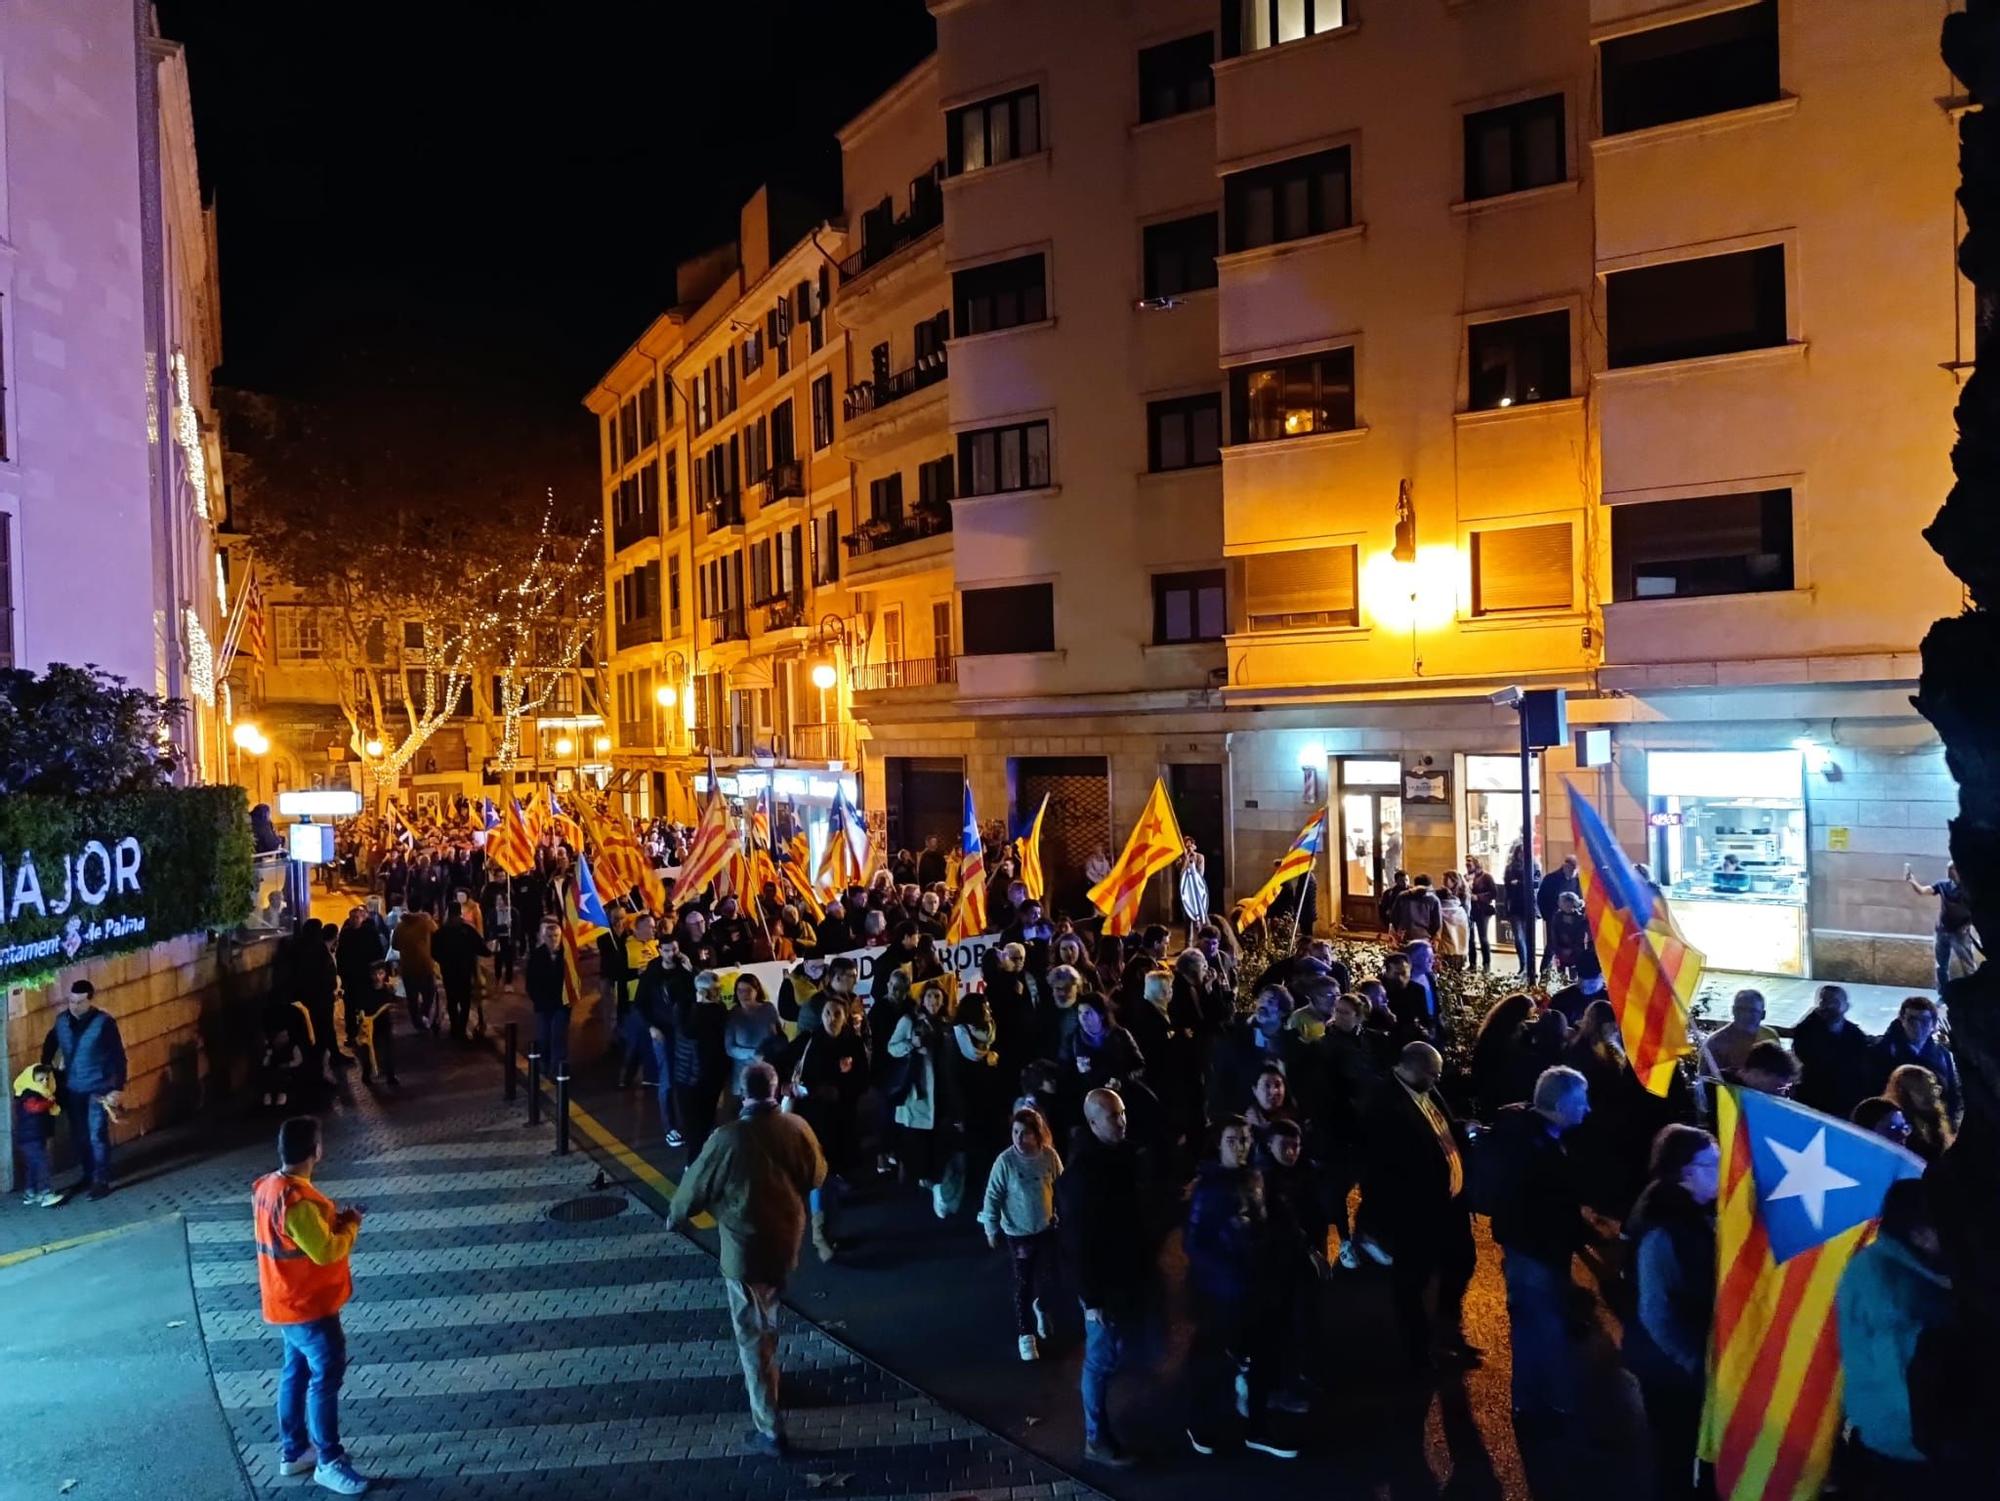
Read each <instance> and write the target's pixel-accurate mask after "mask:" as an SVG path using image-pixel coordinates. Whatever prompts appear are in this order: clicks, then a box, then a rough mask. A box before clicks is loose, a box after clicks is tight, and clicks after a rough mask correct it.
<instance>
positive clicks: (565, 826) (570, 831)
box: [543, 782, 583, 854]
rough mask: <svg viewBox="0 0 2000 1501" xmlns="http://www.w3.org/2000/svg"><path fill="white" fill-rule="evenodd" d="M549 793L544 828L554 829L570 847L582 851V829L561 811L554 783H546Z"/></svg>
mask: <svg viewBox="0 0 2000 1501" xmlns="http://www.w3.org/2000/svg"><path fill="white" fill-rule="evenodd" d="M547 786H548V794H549V806H548V819H547V822H545V823H544V824H543V828H544V829H551V828H552V829H554V830H555V831H556V832H557V833H558V834H560V835H561V836H562V838H563V842H564V843H566V844H567V845H568V846H569V847H570V848H571V849H573V850H575V851H577V852H578V853H579V854H580V853H582V851H583V829H582V827H581V826H579V825H578V823H577V821H576V820H575V819H574V818H571V817H570V816H569V815H568V814H567V813H565V812H563V808H562V804H561V803H559V802H557V801H556V786H555V783H553V782H550V783H548V784H547Z"/></svg>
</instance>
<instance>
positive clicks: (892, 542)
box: [847, 505, 951, 558]
mask: <svg viewBox="0 0 2000 1501" xmlns="http://www.w3.org/2000/svg"><path fill="white" fill-rule="evenodd" d="M950 530H951V507H950V506H949V505H943V506H924V505H919V506H918V507H917V508H916V510H914V511H912V512H911V513H910V514H909V515H908V516H903V517H898V518H897V519H895V520H893V521H891V520H885V519H883V518H881V517H877V518H875V519H873V520H869V521H864V522H862V523H861V525H860V526H859V527H857V528H855V530H854V531H852V532H851V533H849V534H848V538H847V555H848V556H849V557H852V558H858V557H861V556H863V555H864V554H867V553H876V552H886V551H887V550H888V549H889V548H892V547H901V546H902V545H903V544H904V543H905V542H919V541H922V540H923V539H924V538H925V537H941V536H943V535H944V534H945V533H946V532H948V531H950Z"/></svg>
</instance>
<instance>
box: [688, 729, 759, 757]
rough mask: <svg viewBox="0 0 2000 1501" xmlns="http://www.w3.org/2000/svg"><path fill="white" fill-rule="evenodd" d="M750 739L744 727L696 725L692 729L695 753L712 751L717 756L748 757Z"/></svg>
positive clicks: (748, 731) (747, 730)
mask: <svg viewBox="0 0 2000 1501" xmlns="http://www.w3.org/2000/svg"><path fill="white" fill-rule="evenodd" d="M752 738H753V737H752V736H751V734H750V730H749V727H748V726H746V725H740V724H723V725H706V724H697V725H696V726H695V727H694V748H695V749H696V750H697V751H703V752H708V751H712V752H714V753H715V754H716V755H718V756H747V755H749V754H750V747H751V743H752Z"/></svg>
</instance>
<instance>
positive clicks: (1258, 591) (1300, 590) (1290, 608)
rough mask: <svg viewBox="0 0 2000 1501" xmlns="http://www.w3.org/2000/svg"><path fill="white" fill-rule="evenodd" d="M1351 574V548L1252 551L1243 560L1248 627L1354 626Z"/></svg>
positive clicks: (1352, 572) (1352, 566)
mask: <svg viewBox="0 0 2000 1501" xmlns="http://www.w3.org/2000/svg"><path fill="white" fill-rule="evenodd" d="M1354 575H1355V567H1354V549H1353V548H1351V547H1307V548H1301V549H1299V550H1298V551H1295V552H1260V553H1253V554H1252V555H1251V556H1249V557H1247V558H1245V559H1244V560H1243V592H1244V597H1245V601H1246V604H1245V612H1246V613H1247V614H1248V616H1249V625H1250V628H1251V629H1252V630H1260V629H1261V630H1270V629H1278V628H1282V627H1285V626H1288V625H1292V626H1299V625H1305V626H1310V625H1338V624H1342V623H1352V622H1353V621H1354V619H1355V618H1356V616H1355V599H1354V596H1355V577H1354Z"/></svg>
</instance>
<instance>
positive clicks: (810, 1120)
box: [777, 1000, 868, 1261]
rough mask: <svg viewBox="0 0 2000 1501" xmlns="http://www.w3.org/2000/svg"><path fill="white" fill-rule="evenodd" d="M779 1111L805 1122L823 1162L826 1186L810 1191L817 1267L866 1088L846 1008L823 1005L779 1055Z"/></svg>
mask: <svg viewBox="0 0 2000 1501" xmlns="http://www.w3.org/2000/svg"><path fill="white" fill-rule="evenodd" d="M777 1067H778V1076H779V1078H781V1079H782V1080H783V1081H784V1089H785V1091H786V1100H785V1105H786V1108H787V1109H790V1110H792V1111H794V1112H795V1113H797V1114H798V1115H800V1116H803V1117H804V1118H805V1122H806V1124H807V1125H809V1126H811V1127H812V1128H813V1135H814V1136H815V1137H816V1138H817V1139H818V1141H819V1144H820V1151H821V1153H822V1154H823V1155H824V1157H825V1159H826V1181H825V1183H823V1184H822V1185H820V1186H819V1187H817V1188H815V1189H814V1190H813V1191H812V1196H811V1199H810V1201H809V1203H808V1206H807V1207H808V1208H809V1209H810V1211H811V1214H812V1242H813V1250H814V1251H815V1252H817V1253H818V1255H819V1259H820V1260H821V1261H831V1260H833V1257H834V1251H835V1242H834V1233H833V1216H834V1214H835V1212H836V1209H837V1199H838V1195H839V1191H840V1189H841V1188H843V1187H844V1186H845V1184H846V1182H847V1180H848V1179H849V1178H850V1177H851V1175H852V1174H853V1171H854V1168H853V1162H854V1156H855V1151H856V1143H857V1139H858V1137H859V1134H860V1133H859V1130H858V1127H857V1122H856V1120H855V1115H856V1111H857V1110H858V1109H859V1106H860V1100H861V1092H862V1091H863V1090H864V1089H866V1088H867V1087H868V1053H867V1049H866V1048H864V1047H863V1046H862V1042H861V1029H860V1026H859V1025H858V1024H857V1025H856V1026H854V1027H853V1028H852V1029H851V1030H850V1028H849V1026H848V1020H847V1007H846V1006H845V1005H844V1004H842V1003H841V1002H840V1001H838V1000H829V1001H828V1002H827V1003H826V1005H825V1006H824V1007H822V1008H821V1010H820V1018H819V1028H818V1030H817V1031H813V1032H801V1033H799V1035H798V1036H797V1037H795V1038H793V1039H792V1041H791V1042H790V1043H789V1044H788V1045H787V1046H786V1047H785V1049H784V1050H783V1052H782V1053H780V1054H779V1057H778V1060H777Z"/></svg>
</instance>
